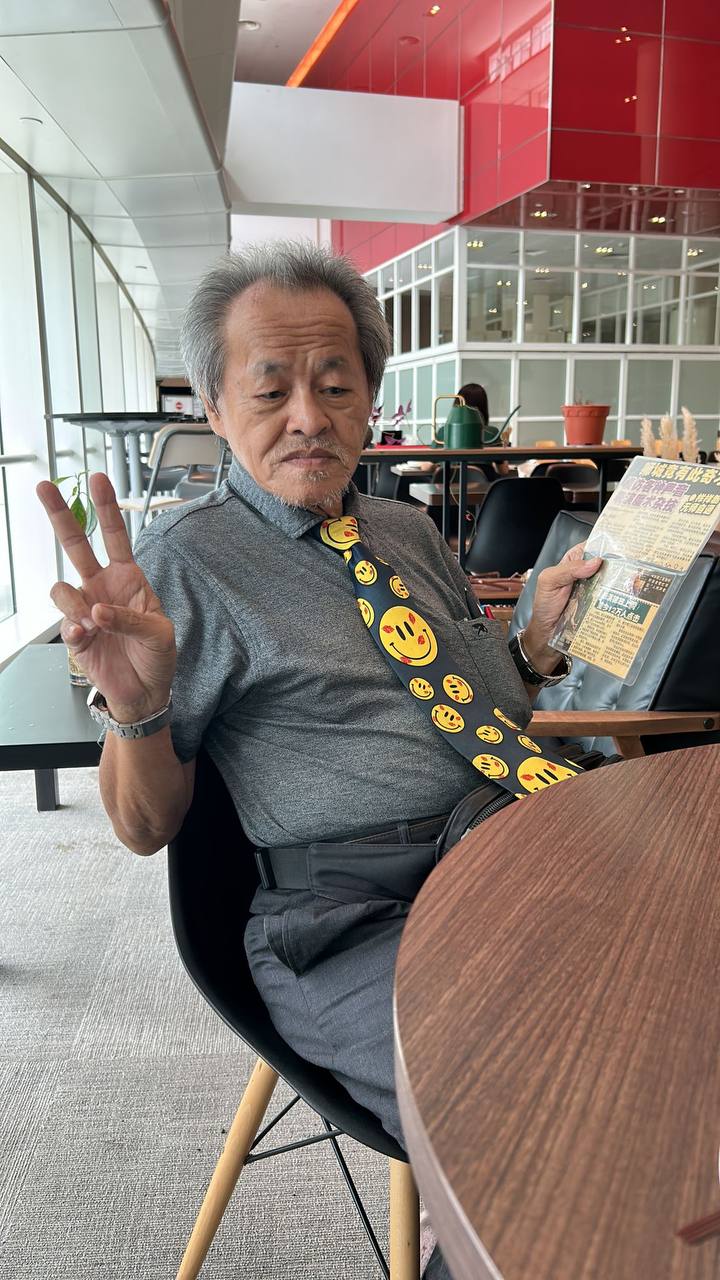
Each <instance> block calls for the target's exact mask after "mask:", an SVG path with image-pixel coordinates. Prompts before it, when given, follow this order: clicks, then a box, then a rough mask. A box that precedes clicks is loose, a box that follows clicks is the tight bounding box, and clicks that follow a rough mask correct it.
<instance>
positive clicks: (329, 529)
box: [320, 516, 360, 551]
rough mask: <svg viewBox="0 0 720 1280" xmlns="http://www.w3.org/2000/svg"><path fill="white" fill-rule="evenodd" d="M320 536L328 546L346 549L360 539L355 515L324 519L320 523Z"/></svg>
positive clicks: (337, 549) (340, 549)
mask: <svg viewBox="0 0 720 1280" xmlns="http://www.w3.org/2000/svg"><path fill="white" fill-rule="evenodd" d="M320 537H321V538H322V541H323V542H324V543H325V545H326V546H328V547H334V548H335V550H336V551H344V550H345V548H346V547H351V546H352V545H353V543H354V542H359V541H360V534H359V533H358V527H357V520H356V519H355V517H354V516H340V517H339V518H338V519H336V520H323V522H322V524H321V525H320Z"/></svg>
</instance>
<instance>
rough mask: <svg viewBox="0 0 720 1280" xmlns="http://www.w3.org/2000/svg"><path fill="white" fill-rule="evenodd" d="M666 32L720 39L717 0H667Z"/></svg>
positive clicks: (697, 38)
mask: <svg viewBox="0 0 720 1280" xmlns="http://www.w3.org/2000/svg"><path fill="white" fill-rule="evenodd" d="M665 34H666V35H668V36H689V37H691V38H694V39H696V40H716V41H720V5H719V4H718V3H717V0H665Z"/></svg>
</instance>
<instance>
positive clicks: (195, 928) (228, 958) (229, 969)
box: [168, 752, 419, 1280]
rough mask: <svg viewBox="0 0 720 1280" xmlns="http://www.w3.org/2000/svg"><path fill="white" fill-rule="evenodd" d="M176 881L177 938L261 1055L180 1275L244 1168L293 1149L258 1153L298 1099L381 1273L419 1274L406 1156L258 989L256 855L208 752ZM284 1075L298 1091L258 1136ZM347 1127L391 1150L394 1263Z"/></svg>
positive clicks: (186, 1272) (206, 989) (198, 976)
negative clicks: (301, 1048)
mask: <svg viewBox="0 0 720 1280" xmlns="http://www.w3.org/2000/svg"><path fill="white" fill-rule="evenodd" d="M168 879H169V890H170V914H171V918H172V926H173V930H174V933H175V941H176V943H177V946H178V950H179V952H180V956H181V959H182V961H183V964H184V965H185V968H186V970H187V972H188V973H189V975H190V977H191V978H192V980H193V982H194V983H195V985H196V987H197V988H198V990H199V991H200V993H201V995H203V996H204V997H205V999H206V1000H207V1001H208V1003H209V1004H210V1005H211V1006H212V1008H213V1009H214V1010H215V1012H216V1013H217V1014H219V1016H220V1017H221V1018H222V1019H223V1021H224V1022H226V1023H227V1025H228V1026H229V1027H230V1028H231V1030H233V1031H234V1032H235V1033H236V1034H237V1035H238V1036H240V1037H241V1039H243V1040H244V1041H245V1043H246V1044H248V1045H249V1046H250V1047H251V1048H252V1049H253V1050H254V1052H255V1053H257V1054H258V1061H257V1064H256V1066H255V1068H254V1070H253V1073H252V1075H251V1078H250V1081H249V1083H248V1086H247V1089H246V1091H245V1093H244V1095H243V1098H242V1101H241V1102H240V1106H239V1108H238V1111H237V1114H236V1116H235V1119H234V1121H233V1124H232V1126H231V1128H230V1131H229V1133H228V1138H227V1142H226V1145H225V1149H224V1151H223V1153H222V1155H221V1156H220V1159H219V1161H218V1163H217V1166H216V1168H215V1172H214V1173H213V1176H212V1180H211V1182H210V1186H209V1187H208V1191H207V1194H206V1196H205V1200H204V1201H203V1205H202V1208H201V1210H200V1213H199V1215H198V1218H197V1221H196V1223H195V1226H194V1228H193V1232H192V1235H191V1237H190V1240H189V1243H188V1246H187V1249H186V1251H185V1255H184V1257H183V1261H182V1263H181V1266H180V1270H179V1271H178V1273H177V1280H195V1277H196V1276H197V1275H198V1272H199V1271H200V1268H201V1266H202V1264H203V1261H204V1258H205V1256H206V1254H207V1251H208V1249H209V1248H210V1245H211V1243H212V1240H213V1237H214V1235H215V1232H216V1231H217V1228H218V1226H219V1224H220V1220H221V1218H222V1215H223V1213H224V1211H225V1208H226V1205H227V1203H228V1200H229V1199H230V1196H231V1195H232V1192H233V1189H234V1187H235V1184H236V1182H237V1179H238V1177H239V1175H240V1172H241V1170H242V1168H243V1166H244V1165H246V1164H249V1163H251V1162H252V1161H253V1160H258V1159H265V1158H266V1157H267V1156H270V1155H273V1154H276V1151H282V1150H287V1149H288V1148H287V1147H280V1148H276V1149H275V1148H274V1149H273V1150H271V1151H261V1152H255V1147H256V1146H257V1144H258V1143H259V1142H260V1141H261V1140H262V1139H263V1138H264V1137H265V1135H266V1134H267V1133H268V1132H269V1131H270V1129H272V1128H273V1126H274V1125H275V1124H276V1123H277V1122H278V1120H281V1119H282V1117H283V1116H284V1115H285V1114H286V1112H287V1111H288V1110H289V1109H290V1107H291V1106H293V1105H294V1103H295V1102H297V1101H298V1099H299V1098H303V1099H304V1101H305V1102H307V1103H308V1105H309V1106H311V1107H312V1108H313V1110H314V1111H316V1112H317V1113H318V1115H319V1117H320V1119H321V1121H322V1126H323V1131H322V1133H320V1134H319V1135H318V1136H317V1137H315V1138H310V1139H309V1140H308V1139H306V1140H304V1142H303V1143H300V1144H291V1145H307V1143H308V1141H309V1142H322V1141H325V1140H327V1141H329V1142H330V1144H331V1146H332V1148H333V1152H334V1154H335V1156H336V1158H337V1160H338V1163H339V1165H340V1169H341V1171H342V1174H343V1177H344V1178H345V1181H346V1183H347V1185H348V1188H349V1190H350V1194H351V1196H352V1198H353V1202H354V1204H355V1207H356V1209H357V1211H358V1213H359V1215H360V1219H361V1221H362V1224H363V1227H364V1228H365V1231H366V1232H367V1235H368V1239H369V1240H370V1243H371V1245H372V1248H373V1250H374V1252H375V1256H376V1258H377V1261H378V1265H379V1267H380V1270H381V1271H382V1273H383V1275H384V1276H386V1277H387V1276H390V1278H391V1280H417V1276H418V1270H419V1260H418V1258H419V1217H418V1196H417V1191H416V1189H415V1183H414V1179H413V1176H412V1171H411V1169H410V1166H409V1164H408V1163H407V1158H406V1156H405V1153H404V1152H403V1151H402V1149H401V1148H400V1147H399V1146H398V1144H397V1143H396V1142H395V1141H394V1139H393V1138H391V1137H390V1135H389V1134H388V1133H387V1132H386V1131H385V1129H383V1127H382V1125H381V1124H380V1121H379V1120H377V1119H376V1117H375V1116H373V1115H372V1114H371V1113H370V1112H369V1111H367V1110H365V1108H364V1107H361V1106H360V1105H359V1104H358V1103H356V1102H354V1101H353V1099H352V1098H351V1097H350V1095H349V1094H348V1093H347V1092H346V1091H345V1089H343V1088H342V1086H341V1085H340V1084H339V1083H338V1082H337V1080H335V1078H334V1076H332V1075H331V1074H330V1072H329V1071H326V1070H324V1069H322V1068H320V1067H316V1066H312V1065H311V1064H310V1063H308V1062H305V1061H304V1059H303V1058H300V1057H299V1056H298V1055H297V1054H296V1053H295V1052H294V1051H293V1050H292V1049H291V1048H290V1047H289V1045H287V1044H286V1043H285V1042H284V1040H282V1039H281V1038H280V1036H279V1035H278V1033H277V1032H276V1030H275V1028H274V1027H273V1024H272V1022H271V1021H270V1016H269V1014H268V1012H267V1010H266V1008H265V1006H264V1004H263V1003H262V1001H261V999H260V996H259V994H258V992H257V990H256V988H255V985H254V983H253V980H252V976H251V974H250V968H249V965H248V963H247V959H246V957H245V951H244V948H243V945H242V938H243V933H244V929H245V924H246V922H247V920H248V917H249V913H250V902H251V900H252V897H253V895H254V893H255V890H256V888H257V886H258V875H257V870H256V864H255V859H254V856H253V850H252V847H251V845H250V844H249V842H248V840H247V838H246V837H245V835H244V832H243V830H242V827H241V825H240V821H239V819H238V816H237V813H236V811H235V807H234V805H233V803H232V800H231V798H230V795H229V793H228V791H227V788H226V786H225V783H224V782H223V780H222V778H221V777H220V774H219V773H218V771H217V769H216V767H215V765H214V764H213V763H212V761H211V760H210V758H209V756H207V755H206V753H204V752H201V753H200V754H199V756H198V759H197V768H196V775H195V791H194V795H193V801H192V804H191V806H190V809H189V811H188V813H187V816H186V818H185V821H184V823H183V826H182V829H181V831H180V833H179V834H178V835H177V836H176V838H175V839H174V840H173V841H171V843H170V845H169V848H168ZM278 1076H282V1078H283V1079H284V1080H285V1081H286V1082H287V1083H288V1084H289V1085H290V1087H291V1088H292V1089H293V1090H294V1091H295V1094H296V1096H295V1098H294V1100H293V1102H291V1103H290V1104H289V1106H287V1107H285V1108H284V1109H283V1110H282V1111H281V1112H280V1113H279V1114H278V1115H277V1116H276V1117H275V1119H274V1120H272V1121H270V1123H269V1124H267V1125H266V1126H265V1127H264V1128H263V1129H262V1131H261V1132H260V1133H258V1130H259V1129H260V1125H261V1124H262V1121H263V1117H264V1115H265V1112H266V1110H267V1107H268V1105H269V1102H270V1098H271V1096H272V1093H273V1090H274V1088H275V1085H276V1083H277V1080H278ZM341 1133H345V1134H348V1135H349V1136H350V1137H351V1138H354V1139H356V1141H358V1142H362V1143H363V1144H364V1145H365V1146H367V1147H370V1148H372V1150H373V1151H379V1152H381V1153H382V1154H383V1155H386V1156H388V1157H389V1160H390V1267H389V1269H388V1266H387V1263H386V1262H385V1259H384V1258H383V1255H382V1252H381V1250H380V1247H379V1245H378V1242H377V1240H376V1238H375V1235H374V1232H373V1230H372V1227H371V1225H370V1222H369V1220H368V1217H367V1214H366V1212H365V1209H364V1206H363V1205H362V1202H361V1200H360V1197H359V1195H358V1193H357V1190H356V1188H355V1185H354V1183H353V1181H352V1178H351V1176H350V1172H349V1170H348V1168H347V1165H346V1163H345V1160H344V1158H343V1155H342V1152H341V1150H340V1148H339V1146H338V1143H337V1136H336V1135H337V1134H341Z"/></svg>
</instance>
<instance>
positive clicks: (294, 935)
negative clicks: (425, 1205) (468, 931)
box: [245, 889, 450, 1280]
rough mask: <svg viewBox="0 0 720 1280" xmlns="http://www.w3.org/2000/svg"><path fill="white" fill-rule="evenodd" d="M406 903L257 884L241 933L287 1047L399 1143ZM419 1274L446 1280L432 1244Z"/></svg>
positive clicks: (445, 1270)
mask: <svg viewBox="0 0 720 1280" xmlns="http://www.w3.org/2000/svg"><path fill="white" fill-rule="evenodd" d="M408 910H409V905H408V904H407V903H401V902H395V901H390V900H379V899H373V900H370V901H363V902H350V903H348V902H337V901H335V900H334V899H331V898H321V897H317V896H315V895H314V894H312V893H308V892H295V893H289V892H286V891H279V890H277V891H273V892H270V891H268V890H262V889H261V890H259V891H258V893H257V895H256V898H255V901H254V903H253V911H254V912H255V913H256V914H254V915H253V916H252V917H251V919H250V922H249V924H248V926H247V929H246V932H245V948H246V951H247V955H248V960H249V962H250V968H251V971H252V975H253V978H254V981H255V985H256V986H257V988H258V991H259V992H260V995H261V997H262V999H263V1002H264V1003H265V1005H266V1007H267V1009H268V1011H269V1013H270V1017H271V1018H272V1021H273V1024H274V1026H275V1028H276V1030H277V1031H278V1033H279V1034H280V1035H281V1036H282V1038H283V1040H285V1041H286V1042H287V1044H289V1045H290V1046H291V1047H292V1048H293V1049H294V1050H295V1052H296V1053H298V1054H300V1056H301V1057H303V1058H305V1059H306V1060H307V1061H308V1062H313V1063H315V1064H316V1065H317V1066H321V1067H325V1068H327V1069H328V1070H329V1071H331V1072H332V1074H333V1075H334V1076H335V1077H336V1078H337V1080H339V1081H340V1083H341V1084H342V1085H343V1086H344V1087H345V1088H346V1089H347V1092H348V1093H349V1094H350V1095H351V1097H353V1098H354V1099H355V1100H356V1101H357V1102H359V1103H360V1104H361V1105H362V1106H364V1107H366V1108H367V1110H368V1111H371V1112H372V1113H373V1114H374V1115H376V1116H377V1117H378V1119H379V1120H380V1122H381V1123H382V1125H383V1127H384V1128H385V1129H387V1131H388V1133H390V1134H391V1135H392V1137H393V1138H395V1139H396V1140H397V1141H398V1142H399V1143H400V1145H401V1146H404V1139H403V1134H402V1129H401V1126H400V1117H399V1114H398V1106H397V1098H396V1096H395V1082H394V1067H393V1030H392V1027H393V1019H392V1000H393V977H394V973H395V961H396V958H397V950H398V946H399V943H400V935H401V933H402V930H403V926H404V924H405V919H406V917H407V913H408ZM425 1275H426V1277H428V1280H450V1273H449V1271H448V1268H447V1265H446V1263H445V1261H444V1259H443V1257H442V1255H441V1254H440V1251H439V1249H436V1250H435V1252H434V1253H433V1255H432V1258H431V1260H430V1262H429V1264H428V1266H427V1268H426V1271H425Z"/></svg>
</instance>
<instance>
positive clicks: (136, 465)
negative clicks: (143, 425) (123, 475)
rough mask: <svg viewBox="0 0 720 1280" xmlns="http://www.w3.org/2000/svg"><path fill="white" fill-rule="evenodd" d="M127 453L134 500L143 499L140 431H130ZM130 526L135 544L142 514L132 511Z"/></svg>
mask: <svg viewBox="0 0 720 1280" xmlns="http://www.w3.org/2000/svg"><path fill="white" fill-rule="evenodd" d="M127 453H128V460H129V463H130V493H131V494H132V496H133V498H141V497H142V495H143V476H142V458H141V456H140V433H139V432H138V431H129V432H128V434H127ZM130 525H131V528H132V533H133V542H134V541H135V538H136V536H137V534H138V532H139V530H140V512H139V511H131V513H130Z"/></svg>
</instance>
